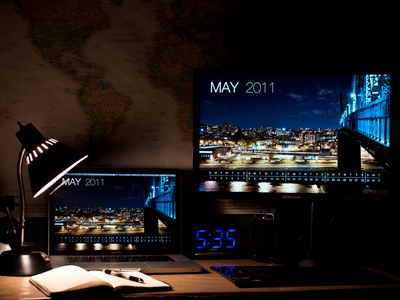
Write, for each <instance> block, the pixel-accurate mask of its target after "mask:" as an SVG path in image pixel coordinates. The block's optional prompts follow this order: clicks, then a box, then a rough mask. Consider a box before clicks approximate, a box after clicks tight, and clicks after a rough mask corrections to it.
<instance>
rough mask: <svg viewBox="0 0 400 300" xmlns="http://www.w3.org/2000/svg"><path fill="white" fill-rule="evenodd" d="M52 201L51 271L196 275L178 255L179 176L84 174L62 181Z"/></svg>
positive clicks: (159, 172)
mask: <svg viewBox="0 0 400 300" xmlns="http://www.w3.org/2000/svg"><path fill="white" fill-rule="evenodd" d="M59 185H60V187H59V188H58V189H56V190H55V191H53V192H52V194H51V196H50V205H49V208H50V213H49V251H48V253H49V256H50V261H51V263H52V266H53V267H59V266H63V265H68V264H73V265H77V266H81V267H83V268H85V269H111V270H117V271H134V270H135V271H137V270H140V271H141V272H144V273H147V274H156V273H196V272H201V271H202V268H201V266H200V265H198V264H197V263H195V262H194V261H192V260H190V259H189V258H187V257H185V256H184V255H182V254H181V226H180V222H181V218H180V213H181V210H180V201H179V194H180V193H179V192H180V177H179V171H178V170H171V169H130V168H85V169H74V170H72V171H70V172H69V173H67V174H66V175H64V177H63V178H62V179H61V180H60V182H59Z"/></svg>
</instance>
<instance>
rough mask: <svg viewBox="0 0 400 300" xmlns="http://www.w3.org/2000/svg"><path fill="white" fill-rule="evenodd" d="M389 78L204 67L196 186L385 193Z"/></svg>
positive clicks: (198, 88) (208, 190)
mask: <svg viewBox="0 0 400 300" xmlns="http://www.w3.org/2000/svg"><path fill="white" fill-rule="evenodd" d="M390 84H391V75H390V74H268V72H260V71H243V70H238V71H237V70H226V69H222V70H221V69H196V70H195V72H194V108H195V109H194V173H195V188H196V192H198V193H200V194H202V195H214V196H215V195H218V196H222V195H223V196H228V194H229V196H233V195H240V194H248V193H251V194H253V195H254V194H259V195H265V194H269V195H274V196H276V197H279V198H282V197H283V198H300V197H303V196H308V197H313V196H315V195H319V196H321V194H324V195H344V196H346V197H361V198H362V197H373V198H377V197H378V198H379V197H381V196H382V195H387V194H388V188H389V187H388V184H389V179H388V178H389V169H390V88H391V86H390Z"/></svg>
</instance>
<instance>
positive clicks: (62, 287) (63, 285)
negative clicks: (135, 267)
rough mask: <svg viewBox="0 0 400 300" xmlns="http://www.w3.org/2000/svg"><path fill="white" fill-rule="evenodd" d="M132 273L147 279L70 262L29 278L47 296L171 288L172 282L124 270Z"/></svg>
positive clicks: (128, 273) (129, 273)
mask: <svg viewBox="0 0 400 300" xmlns="http://www.w3.org/2000/svg"><path fill="white" fill-rule="evenodd" d="M124 274H126V275H129V276H134V277H136V278H141V279H142V280H141V281H143V282H136V281H132V280H129V279H125V278H121V277H117V276H113V275H109V274H106V273H104V272H103V271H86V270H85V269H83V268H81V267H78V266H73V265H67V266H62V267H59V268H55V269H52V270H50V271H46V272H44V273H41V274H38V275H34V276H32V277H31V278H30V279H29V281H30V282H31V283H32V284H33V285H35V286H36V287H37V288H38V289H39V290H41V291H42V292H43V293H44V294H46V296H51V295H55V294H59V293H67V292H75V291H81V292H85V291H86V292H88V291H90V293H91V294H92V293H95V292H96V291H97V292H99V293H104V292H110V293H111V292H113V291H121V290H122V291H125V290H126V291H129V292H146V291H153V290H171V289H172V288H171V286H170V285H169V284H168V283H165V282H162V281H159V280H156V279H154V278H152V277H150V276H148V275H145V274H143V273H141V272H124Z"/></svg>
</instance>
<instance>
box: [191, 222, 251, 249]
mask: <svg viewBox="0 0 400 300" xmlns="http://www.w3.org/2000/svg"><path fill="white" fill-rule="evenodd" d="M192 236H193V250H194V252H195V253H197V254H215V253H218V254H220V255H222V254H234V253H240V252H242V251H243V248H244V244H245V243H244V240H245V232H244V230H243V229H241V228H236V227H232V226H227V225H223V226H221V225H220V226H217V225H207V226H197V227H196V228H195V229H194V231H193V235H192Z"/></svg>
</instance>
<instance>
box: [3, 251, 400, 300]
mask: <svg viewBox="0 0 400 300" xmlns="http://www.w3.org/2000/svg"><path fill="white" fill-rule="evenodd" d="M196 262H197V263H199V264H200V265H202V267H203V268H204V272H203V273H201V274H168V275H151V276H152V277H154V278H156V279H159V280H161V281H165V282H168V283H169V284H170V285H171V286H172V287H173V290H172V291H167V292H165V291H164V292H152V293H136V294H132V295H118V297H122V298H129V296H134V297H135V298H138V297H149V296H150V297H158V296H176V297H185V296H188V297H193V296H198V297H208V296H209V297H215V296H233V295H235V296H240V295H243V296H245V297H246V298H249V296H250V295H251V294H253V295H255V296H256V295H260V294H263V293H284V292H286V293H292V294H296V293H303V292H313V294H314V295H315V294H318V293H323V292H327V291H329V293H330V294H331V293H332V292H346V291H347V292H349V291H351V292H354V291H357V293H359V292H364V293H367V294H368V295H371V293H373V292H374V291H377V293H379V294H380V295H382V292H384V291H389V292H390V295H393V292H396V293H397V294H398V295H400V280H399V284H386V285H369V286H365V285H363V286H314V287H308V286H307V287H304V286H302V287H268V288H238V287H236V286H235V285H234V284H232V283H231V282H229V281H228V280H226V279H225V278H223V277H222V276H220V275H218V274H217V273H215V272H214V271H211V270H210V267H211V266H218V265H225V266H228V265H236V266H260V265H267V264H263V263H258V262H254V261H252V260H249V259H237V260H199V261H196ZM264 296H265V295H264ZM0 299H48V298H46V296H45V295H44V294H42V292H40V291H39V290H38V289H37V288H36V287H34V286H33V285H32V284H31V283H30V282H29V277H12V276H11V277H10V276H0Z"/></svg>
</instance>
